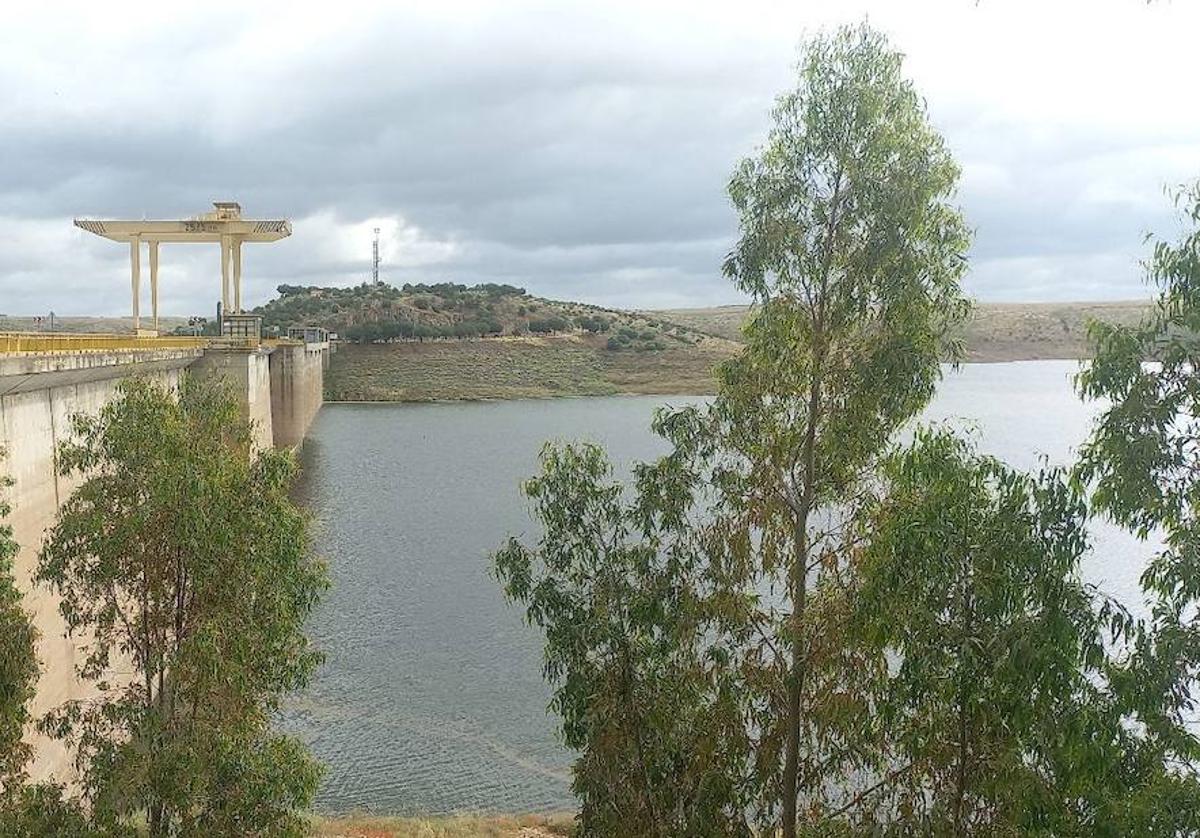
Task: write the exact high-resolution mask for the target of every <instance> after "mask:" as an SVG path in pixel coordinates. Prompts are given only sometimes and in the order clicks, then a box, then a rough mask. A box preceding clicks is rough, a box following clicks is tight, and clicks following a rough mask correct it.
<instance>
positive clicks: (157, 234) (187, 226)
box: [75, 201, 292, 242]
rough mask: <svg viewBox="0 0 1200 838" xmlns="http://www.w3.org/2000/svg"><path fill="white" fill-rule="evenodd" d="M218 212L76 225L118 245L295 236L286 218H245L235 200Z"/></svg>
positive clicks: (77, 222)
mask: <svg viewBox="0 0 1200 838" xmlns="http://www.w3.org/2000/svg"><path fill="white" fill-rule="evenodd" d="M213 206H214V207H216V209H215V210H214V211H213V212H208V213H205V214H204V215H201V216H199V217H197V218H188V219H181V220H179V221H117V220H104V221H101V220H98V219H91V218H76V219H75V226H76V227H79V228H80V229H82V230H87V231H88V232H89V233H95V234H96V235H97V236H103V237H104V238H106V239H112V240H113V241H118V242H127V241H129V240H130V239H133V238H140V239H141V240H142V241H158V242H217V241H220V240H221V237H222V236H232V237H234V238H236V239H238V240H241V241H244V242H273V241H278V240H279V239H282V238H287V237H288V236H290V235H291V234H292V225H291V224H290V223H289V222H288V221H286V220H284V219H271V220H267V219H258V220H255V219H250V218H242V208H241V207H240V206H239V205H238V204H236V203H234V202H233V201H218V202H214V204H213Z"/></svg>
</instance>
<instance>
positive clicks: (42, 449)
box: [0, 349, 201, 781]
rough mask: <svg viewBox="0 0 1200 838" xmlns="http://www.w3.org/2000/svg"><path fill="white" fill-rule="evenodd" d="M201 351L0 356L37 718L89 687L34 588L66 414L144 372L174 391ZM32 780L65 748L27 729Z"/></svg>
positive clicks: (70, 644)
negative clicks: (36, 666)
mask: <svg viewBox="0 0 1200 838" xmlns="http://www.w3.org/2000/svg"><path fill="white" fill-rule="evenodd" d="M200 355H201V350H198V349H192V350H164V351H161V352H144V351H136V352H132V351H131V352H127V353H122V352H112V353H109V352H105V353H64V354H36V355H32V354H31V355H11V356H0V448H3V449H4V450H5V452H6V454H5V456H4V458H3V459H0V474H4V475H7V476H8V477H9V478H11V479H12V481H13V485H12V487H10V488H9V489H8V490H7V491H6V497H7V500H8V502H9V505H10V506H11V507H12V512H11V514H10V516H9V517H8V519H7V520H6V521H5V522H4V523H7V524H9V525H10V526H11V527H12V529H13V536H14V537H15V538H16V541H17V544H18V545H19V546H20V551H19V552H18V553H17V558H16V563H15V567H14V570H15V576H16V581H17V587H18V588H19V589H20V590H21V592H22V593H23V594H24V606H25V609H26V611H28V612H29V613H30V615H31V616H32V618H33V624H34V626H35V627H36V628H37V631H38V650H37V651H38V658H39V662H40V664H41V669H42V675H41V679H40V680H39V681H38V688H37V694H36V695H35V696H34V699H33V706H32V708H31V710H32V712H33V715H34V718H38V717H40V716H42V715H43V714H44V713H46V711H48V710H51V709H53V708H54V707H57V706H58V705H60V704H62V703H63V702H65V701H68V700H70V699H76V698H87V697H89V696H90V695H91V694H92V691H91V690H90V689H89V685H88V684H87V683H86V682H83V681H80V680H79V679H78V678H77V677H76V675H75V667H76V664H78V663H79V662H80V660H81V657H82V655H81V653H80V651H79V650H80V648H81V645H82V642H83V640H84V639H83V638H79V637H74V638H72V637H68V636H67V635H66V625H65V624H64V622H63V619H62V616H61V615H60V614H59V613H58V597H57V596H55V595H54V594H52V593H51V592H50V591H48V590H46V589H45V588H42V587H35V586H34V585H33V584H32V578H33V573H34V569H35V567H36V564H37V554H38V550H39V549H40V548H41V543H42V536H43V534H44V533H45V531H46V529H47V528H48V527H50V526H51V525H52V524H53V523H54V520H55V516H56V515H57V513H58V507H59V505H60V504H61V503H63V501H65V500H66V499H67V498H68V497H70V495H71V492H72V491H73V490H74V489H75V486H76V483H77V481H73V480H67V479H65V478H62V477H60V476H59V475H58V473H57V471H56V470H55V468H54V452H55V450H56V448H57V447H58V444H59V443H60V442H62V441H63V440H65V439H69V438H70V435H71V416H72V415H74V414H76V413H95V412H97V411H99V410H100V408H101V407H103V406H104V405H105V404H106V403H107V402H108V401H109V400H110V399H112V397H113V396H114V395H115V394H116V391H117V385H118V384H119V383H120V382H121V381H122V380H123V379H125V378H128V377H129V376H130V375H135V374H136V375H144V376H146V377H147V378H150V379H152V380H156V381H159V382H161V383H163V384H166V385H168V386H172V387H174V386H175V385H176V384H178V382H179V376H180V375H181V374H182V372H183V370H184V369H186V368H187V367H188V366H190V365H191V364H193V363H194V362H195V361H196V360H198V359H199V357H200ZM29 738H30V741H31V742H32V743H33V745H34V759H33V762H32V763H31V764H30V766H29V769H30V771H29V773H30V777H31V779H33V780H34V781H42V780H47V779H50V778H51V777H55V778H58V779H64V773H63V772H64V771H65V770H68V769H69V768H70V753H69V752H68V751H67V749H66V746H65V745H64V744H63V743H62V742H59V741H57V740H54V739H49V738H47V737H44V736H42V735H40V734H36V733H32V734H31V735H30V737H29Z"/></svg>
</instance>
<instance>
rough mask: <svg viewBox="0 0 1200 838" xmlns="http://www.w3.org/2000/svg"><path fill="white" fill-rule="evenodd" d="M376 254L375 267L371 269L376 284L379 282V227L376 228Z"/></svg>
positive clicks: (374, 249)
mask: <svg viewBox="0 0 1200 838" xmlns="http://www.w3.org/2000/svg"><path fill="white" fill-rule="evenodd" d="M372 250H373V255H374V268H373V269H372V271H371V277H372V279H373V280H374V282H375V284H376V285H378V284H379V228H378V227H376V228H375V244H374V246H373V248H372Z"/></svg>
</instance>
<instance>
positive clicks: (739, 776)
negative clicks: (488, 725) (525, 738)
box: [494, 25, 1200, 838]
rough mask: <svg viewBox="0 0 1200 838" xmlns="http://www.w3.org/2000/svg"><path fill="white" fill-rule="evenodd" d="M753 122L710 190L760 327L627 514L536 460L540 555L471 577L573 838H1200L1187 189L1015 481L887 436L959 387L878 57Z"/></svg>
mask: <svg viewBox="0 0 1200 838" xmlns="http://www.w3.org/2000/svg"><path fill="white" fill-rule="evenodd" d="M773 117H774V127H773V128H772V130H771V132H770V134H769V137H768V139H767V141H766V144H765V145H764V147H763V148H762V149H761V151H760V152H759V153H758V154H757V155H756V156H754V157H752V158H750V159H747V160H745V161H743V162H742V163H741V164H740V165H739V166H738V167H737V169H736V170H735V172H734V174H733V176H732V178H731V180H730V182H729V194H730V198H731V200H732V202H733V205H734V207H735V208H736V210H737V212H738V215H739V221H740V226H739V238H738V240H737V242H736V243H735V245H734V246H733V248H732V250H731V251H730V253H729V255H728V257H727V259H726V260H725V263H724V272H725V274H726V276H727V277H728V278H729V279H730V280H731V281H732V282H733V283H734V284H735V285H736V286H737V287H738V288H740V289H742V290H743V291H745V292H746V293H748V294H749V295H751V296H752V297H753V299H754V303H755V313H754V316H753V317H752V319H751V320H750V321H749V322H748V324H747V325H746V327H745V349H744V351H743V352H742V353H741V354H740V355H739V356H738V357H736V358H734V359H732V360H730V361H729V362H727V363H726V364H725V365H724V366H723V367H721V369H720V371H719V376H718V377H719V385H718V393H717V395H716V397H715V399H714V400H713V401H712V402H711V403H710V404H708V405H706V406H690V407H687V408H684V409H679V410H662V411H660V412H658V414H657V415H656V417H655V419H654V423H653V428H654V430H655V431H656V432H657V433H658V434H659V435H661V436H662V437H663V438H664V440H665V441H666V443H667V444H668V446H669V453H667V454H666V455H665V456H663V457H661V458H660V459H658V460H655V461H652V462H646V463H640V464H637V465H635V466H634V468H633V477H632V481H631V482H630V483H628V484H627V483H624V482H622V481H619V480H617V479H616V478H615V477H614V475H613V469H612V466H611V464H610V462H609V460H608V458H607V456H606V454H605V452H604V451H603V450H602V449H601V448H599V447H598V446H595V445H591V444H583V445H548V446H547V447H546V448H545V449H544V450H543V453H542V458H541V469H540V472H539V473H538V475H537V476H536V477H534V478H533V479H532V480H530V481H529V482H528V483H527V484H526V485H525V487H524V491H525V493H526V495H527V496H528V497H529V499H530V501H531V503H532V505H533V511H534V514H535V516H536V518H537V519H538V521H539V523H540V525H541V527H540V530H541V535H540V536H539V537H537V538H536V539H533V540H528V541H522V540H519V539H515V538H514V539H510V540H509V541H508V542H507V543H506V544H505V545H504V547H503V548H502V549H501V550H499V551H498V552H497V553H496V555H495V556H494V572H495V574H496V576H497V577H498V579H499V581H500V582H501V584H502V585H503V587H504V590H505V591H506V593H507V595H508V596H509V597H510V598H511V599H512V600H513V601H515V602H517V603H519V604H520V605H522V606H523V607H524V608H525V613H526V617H527V619H528V621H529V622H530V623H531V624H533V625H535V626H538V627H540V628H541V629H542V630H543V631H544V633H545V647H544V654H545V658H544V660H545V674H546V677H547V678H548V680H549V681H550V682H551V684H552V685H553V689H554V691H553V697H552V700H551V708H552V709H553V710H554V711H555V713H556V714H557V715H558V718H559V721H560V724H561V733H562V736H563V739H564V741H565V743H566V744H567V745H568V746H569V747H571V748H573V749H574V750H576V751H577V752H578V756H577V758H576V760H575V763H574V767H573V780H572V788H573V790H574V793H575V794H576V796H577V797H578V799H579V803H580V815H579V827H580V834H581V835H583V836H612V835H637V836H663V838H665V836H675V835H688V836H763V835H782V836H785V838H794V836H797V835H814V836H815V835H821V836H830V835H913V834H929V835H1029V834H1037V835H1113V836H1119V835H1159V836H1174V835H1190V834H1197V833H1200V778H1198V776H1197V758H1198V757H1200V750H1198V746H1200V742H1198V740H1197V737H1196V732H1195V728H1194V727H1193V726H1192V724H1191V720H1192V716H1193V712H1194V696H1195V695H1196V687H1197V683H1196V681H1197V675H1198V674H1200V621H1198V620H1200V618H1198V616H1197V614H1198V607H1200V524H1198V523H1197V520H1198V518H1197V509H1200V471H1198V470H1197V469H1196V466H1195V464H1196V461H1197V457H1198V456H1200V443H1198V442H1197V440H1198V438H1200V435H1198V433H1197V426H1196V424H1195V419H1194V417H1195V416H1197V415H1200V404H1198V402H1200V374H1198V373H1197V371H1196V367H1195V362H1196V359H1197V358H1198V357H1200V255H1198V254H1200V188H1192V189H1188V190H1184V191H1183V192H1181V193H1180V196H1179V202H1180V207H1181V208H1182V210H1183V216H1184V219H1185V221H1186V222H1188V224H1189V225H1190V232H1188V233H1186V234H1185V236H1184V237H1183V239H1182V240H1180V241H1178V242H1174V243H1171V242H1159V243H1157V244H1156V245H1155V247H1154V252H1153V256H1152V258H1151V260H1150V263H1149V274H1150V279H1151V281H1152V282H1153V283H1155V285H1156V286H1157V288H1158V289H1159V297H1158V300H1157V303H1156V305H1155V307H1154V309H1153V312H1152V314H1151V315H1150V316H1149V317H1148V318H1147V319H1146V320H1145V321H1144V322H1143V323H1142V324H1141V325H1140V326H1137V327H1132V328H1130V327H1121V326H1114V325H1096V326H1093V327H1092V329H1091V340H1092V342H1093V345H1094V349H1095V358H1094V360H1093V361H1091V362H1090V363H1088V364H1087V365H1086V366H1084V367H1083V369H1082V371H1081V372H1080V374H1079V376H1078V378H1077V387H1078V390H1079V393H1080V395H1081V397H1085V398H1089V399H1098V400H1101V402H1100V404H1101V405H1102V406H1103V410H1102V412H1101V414H1100V416H1099V419H1098V420H1097V422H1096V424H1095V427H1094V428H1093V429H1092V432H1091V436H1090V438H1089V440H1088V442H1087V443H1086V445H1085V446H1084V447H1083V449H1082V451H1081V452H1080V456H1079V460H1078V462H1076V463H1074V464H1073V465H1071V466H1070V467H1066V468H1051V467H1049V466H1047V467H1044V468H1042V469H1039V470H1037V471H1035V472H1032V473H1027V472H1022V471H1019V470H1017V469H1013V468H1011V467H1009V466H1008V465H1006V464H1005V463H1003V462H1001V461H999V460H997V459H996V458H994V457H990V456H986V455H984V454H982V453H980V452H979V451H978V450H977V449H976V447H975V446H974V444H973V442H972V441H971V440H970V438H968V437H963V436H960V435H957V434H955V433H954V432H952V431H951V430H949V429H948V428H946V427H941V426H931V427H924V428H921V427H918V428H916V429H915V430H913V431H910V430H909V429H911V428H912V427H913V424H912V423H913V420H914V418H915V417H917V415H918V414H919V413H920V412H921V410H922V409H923V408H924V407H925V406H926V405H927V404H928V403H929V401H930V399H931V398H932V396H933V395H934V393H935V390H936V387H937V384H938V381H939V379H940V376H941V367H940V366H939V360H940V359H941V358H943V357H950V358H952V359H956V358H958V357H961V355H960V353H961V345H959V344H958V343H957V342H956V341H955V340H954V339H953V338H952V335H953V334H955V331H954V327H955V326H956V324H958V323H960V322H961V321H962V319H963V318H964V317H965V316H966V314H967V312H968V309H969V306H968V303H967V301H966V300H965V298H964V297H963V294H962V289H961V285H960V280H961V278H962V276H963V273H964V271H965V268H966V264H967V263H966V253H967V250H968V246H969V239H970V235H969V229H968V227H967V225H966V223H965V221H964V220H963V218H962V216H961V214H960V212H959V210H958V208H957V207H956V206H955V204H954V202H953V199H954V194H955V188H956V184H957V182H958V178H959V168H958V166H957V165H956V164H955V162H954V160H953V159H952V157H951V155H950V153H949V151H948V150H947V148H946V146H945V143H944V142H943V140H942V138H941V137H940V136H939V135H938V134H937V132H936V131H935V130H934V129H933V127H932V126H931V124H930V121H929V118H928V115H927V113H926V109H925V106H924V102H923V100H922V99H921V97H920V96H919V94H918V93H917V91H916V90H915V89H914V87H913V86H912V84H911V83H910V82H909V81H908V80H907V79H906V78H905V77H904V75H903V72H902V57H901V55H900V54H899V53H898V52H896V51H895V50H894V49H892V48H891V47H890V46H889V45H888V43H887V41H886V39H885V38H884V37H883V36H881V35H880V34H879V33H877V32H875V31H873V30H871V29H870V28H869V27H867V26H865V25H863V26H858V27H850V28H843V29H841V30H838V31H837V32H836V33H833V34H828V35H821V36H818V37H816V38H814V39H812V40H811V41H810V42H808V44H807V46H806V49H805V51H804V55H803V60H802V62H801V64H800V67H799V72H798V81H797V84H796V86H795V88H794V89H793V90H790V91H788V92H787V93H785V94H784V95H783V96H781V97H780V98H779V99H778V101H777V103H776V106H775V109H774V111H773ZM1146 359H1152V360H1154V361H1156V362H1157V365H1149V366H1148V365H1146V364H1144V363H1143V362H1144V361H1145V360H1146ZM998 395H999V394H998ZM1098 516H1105V517H1108V518H1111V519H1112V520H1115V521H1116V522H1118V523H1119V524H1121V525H1123V526H1125V527H1128V528H1129V529H1130V530H1132V531H1133V532H1135V533H1136V534H1138V535H1139V536H1141V537H1143V538H1147V537H1149V536H1151V535H1152V534H1160V535H1161V536H1162V538H1163V546H1162V548H1161V550H1160V551H1159V552H1158V554H1157V556H1156V557H1155V558H1154V560H1153V561H1152V562H1151V563H1150V565H1149V567H1148V568H1147V570H1146V571H1145V573H1144V574H1143V575H1142V578H1141V587H1142V593H1143V595H1144V597H1145V598H1146V600H1147V602H1148V603H1149V604H1150V612H1149V615H1148V616H1146V617H1140V618H1137V617H1134V616H1133V615H1131V614H1130V613H1129V612H1128V611H1127V610H1126V608H1125V606H1124V604H1122V603H1119V602H1116V601H1113V600H1112V599H1110V598H1108V597H1106V596H1104V595H1103V593H1102V592H1101V591H1099V590H1098V589H1097V588H1095V587H1094V586H1092V585H1089V584H1085V583H1084V582H1082V581H1081V576H1080V562H1081V560H1082V558H1083V557H1084V556H1085V554H1087V553H1088V551H1089V550H1090V549H1091V544H1090V542H1089V534H1088V523H1089V521H1090V520H1092V519H1094V518H1096V517H1098Z"/></svg>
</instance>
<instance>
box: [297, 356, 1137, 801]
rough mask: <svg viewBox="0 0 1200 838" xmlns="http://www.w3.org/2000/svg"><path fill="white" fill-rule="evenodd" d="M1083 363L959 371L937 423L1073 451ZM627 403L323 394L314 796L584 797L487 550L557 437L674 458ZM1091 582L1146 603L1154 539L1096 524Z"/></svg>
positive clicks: (646, 408) (524, 527)
mask: <svg viewBox="0 0 1200 838" xmlns="http://www.w3.org/2000/svg"><path fill="white" fill-rule="evenodd" d="M1077 369H1078V365H1077V364H1076V363H1074V362H1060V361H1032V362H1022V363H1009V364H988V365H968V366H965V367H963V368H962V369H960V370H959V371H958V372H949V371H948V372H947V375H946V378H945V380H944V381H943V383H942V385H941V388H940V390H939V393H938V396H937V398H936V400H935V401H934V403H933V404H932V405H931V407H930V409H929V410H928V411H927V414H926V417H925V419H926V420H929V421H946V422H950V423H952V424H953V425H955V426H956V427H959V428H964V429H970V430H972V431H973V433H975V435H976V438H977V440H978V442H979V444H980V447H981V448H982V449H983V450H984V451H986V452H988V453H991V454H995V455H997V456H999V457H1000V458H1002V459H1004V460H1006V461H1007V462H1008V463H1010V464H1011V465H1014V466H1018V467H1021V468H1036V467H1037V466H1038V465H1039V463H1040V462H1041V461H1042V460H1041V458H1043V457H1044V458H1046V459H1048V460H1049V461H1050V462H1051V463H1055V464H1062V463H1066V462H1068V461H1069V460H1070V458H1071V456H1072V452H1073V450H1074V449H1075V447H1077V446H1078V445H1079V443H1080V442H1082V441H1083V439H1084V438H1085V436H1086V434H1087V431H1088V427H1089V424H1090V421H1091V418H1092V416H1093V415H1094V413H1095V409H1094V408H1092V407H1089V406H1087V405H1084V404H1082V403H1081V402H1080V401H1079V400H1078V399H1077V398H1076V397H1075V395H1074V392H1073V390H1072V387H1071V383H1070V377H1071V376H1072V375H1073V374H1074V372H1075V371H1076V370H1077ZM697 401H701V400H700V399H694V398H686V397H659V396H644V397H611V398H588V399H563V400H555V401H509V402H487V403H484V402H476V403H453V404H430V405H349V404H344V405H343V404H331V405H326V406H325V407H324V408H323V409H322V410H321V413H320V415H319V416H318V418H317V421H316V423H315V424H314V426H313V428H312V433H311V436H310V438H309V440H308V441H307V442H306V443H305V448H304V467H305V473H304V478H303V480H302V484H301V487H300V491H301V497H302V501H303V502H304V504H305V505H306V506H308V508H309V509H310V510H311V511H312V513H313V515H314V517H315V519H316V532H315V547H316V549H317V551H318V552H319V554H320V555H322V556H324V557H325V558H326V560H327V561H328V562H329V567H330V575H331V577H332V580H333V587H332V589H331V590H330V591H329V593H328V594H327V596H326V598H325V600H324V602H323V603H322V604H321V606H320V607H319V609H318V611H317V613H316V614H315V616H314V618H313V621H312V626H311V632H312V635H313V636H314V638H315V640H316V642H317V643H318V645H319V646H320V648H321V649H322V650H323V651H324V652H325V653H326V656H327V660H326V663H325V664H324V666H323V667H322V668H321V670H320V671H319V673H318V676H317V678H316V679H315V683H314V684H313V685H312V686H311V687H310V688H309V689H308V690H307V691H306V692H305V693H303V694H302V695H300V696H297V697H296V698H294V699H293V700H291V701H289V704H288V709H287V712H286V714H285V719H284V724H285V727H286V728H287V729H289V730H291V731H293V732H295V733H298V734H299V735H300V736H301V737H302V738H303V739H304V740H305V741H306V742H308V743H309V744H310V746H311V747H312V749H313V751H314V753H315V754H316V756H317V757H318V758H319V759H320V760H321V761H322V762H324V763H325V765H326V775H325V780H324V782H323V784H322V788H321V791H320V794H319V797H318V801H317V808H318V809H320V810H322V811H326V812H348V811H358V810H365V811H375V812H387V813H395V814H413V813H421V814H435V813H448V812H458V811H510V812H511V811H519V812H535V811H547V810H563V809H568V808H572V807H573V805H574V803H573V800H572V798H571V795H570V791H569V785H570V773H569V766H570V760H571V755H570V754H569V753H568V752H566V751H565V750H564V749H563V748H562V747H561V745H560V744H559V743H558V741H557V738H556V734H555V720H554V718H553V717H551V716H550V715H548V714H547V712H546V709H545V708H546V702H547V699H548V697H549V689H548V688H547V687H546V685H545V684H544V682H543V681H542V675H541V639H540V637H539V635H538V634H537V632H535V631H534V630H533V629H530V628H528V627H526V626H525V625H524V623H523V622H522V620H521V616H520V614H519V612H518V611H517V609H515V608H514V607H512V606H510V605H508V604H507V603H506V602H505V600H504V598H503V596H502V594H501V592H500V589H499V587H498V585H497V584H496V582H495V581H494V580H493V579H492V578H491V577H490V576H489V572H488V568H489V561H488V553H489V552H490V551H491V550H494V549H495V548H496V547H498V546H499V545H500V543H501V542H502V541H503V539H504V538H505V537H506V536H507V535H508V534H517V535H520V534H522V533H526V532H529V531H531V530H532V525H531V522H530V519H529V517H528V511H527V505H526V503H525V500H524V499H523V498H522V496H521V495H520V493H519V491H518V486H519V484H520V482H521V481H522V480H524V479H526V478H527V477H529V476H530V475H532V474H533V472H534V470H535V468H536V463H537V454H538V451H539V449H540V448H541V446H542V444H543V443H544V442H546V441H547V440H584V439H586V440H592V441H595V442H599V443H601V444H603V445H604V446H605V447H606V448H607V449H608V451H609V454H610V456H611V457H612V458H613V460H614V462H615V463H616V464H617V465H618V467H619V468H621V469H622V470H624V469H625V468H627V467H628V465H629V464H630V463H631V462H633V461H635V460H640V459H648V458H652V457H655V456H657V455H658V454H660V453H662V452H663V451H664V450H665V448H664V445H663V443H662V441H661V440H659V439H658V438H657V437H655V436H654V435H653V434H652V433H651V432H650V430H649V422H650V417H651V414H652V412H653V410H654V408H655V407H657V406H658V405H661V404H664V403H666V404H676V405H680V404H685V403H690V402H697ZM1093 542H1094V550H1093V554H1092V555H1091V556H1089V557H1088V558H1087V560H1086V561H1085V564H1084V574H1085V576H1086V577H1087V578H1088V580H1089V581H1092V582H1095V583H1097V584H1098V585H1100V586H1101V588H1102V589H1103V590H1104V591H1106V592H1107V593H1110V594H1112V595H1114V596H1117V597H1119V598H1120V599H1122V600H1123V601H1125V602H1126V603H1127V604H1128V605H1130V606H1132V607H1134V608H1138V605H1139V602H1138V599H1139V598H1138V584H1137V579H1138V576H1139V574H1140V572H1141V568H1142V567H1143V566H1144V563H1145V560H1146V556H1147V554H1148V548H1147V547H1146V546H1145V545H1142V544H1139V543H1138V542H1137V541H1136V540H1134V539H1133V538H1132V537H1130V536H1128V535H1127V534H1125V533H1122V532H1120V531H1118V530H1116V529H1115V528H1113V527H1109V526H1104V525H1097V526H1096V527H1095V528H1094V531H1093Z"/></svg>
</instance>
